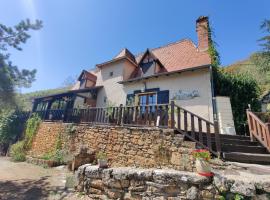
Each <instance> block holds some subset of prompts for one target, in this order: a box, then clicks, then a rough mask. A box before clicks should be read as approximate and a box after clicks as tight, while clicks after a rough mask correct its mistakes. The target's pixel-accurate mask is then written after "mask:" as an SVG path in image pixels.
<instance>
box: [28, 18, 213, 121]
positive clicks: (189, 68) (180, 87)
mask: <svg viewBox="0 0 270 200" xmlns="http://www.w3.org/2000/svg"><path fill="white" fill-rule="evenodd" d="M207 26H208V18H207V17H200V18H198V19H197V21H196V31H197V35H198V45H195V44H194V43H193V42H192V41H191V40H190V39H183V40H180V41H177V42H174V43H171V44H167V45H164V46H161V47H158V48H153V49H146V50H145V51H144V52H142V53H139V54H137V55H135V54H133V53H131V52H130V51H129V50H128V49H127V48H124V49H123V50H121V51H120V52H119V53H118V54H117V55H116V56H115V57H114V58H112V59H111V60H109V61H106V62H103V63H101V64H97V65H96V69H95V70H93V71H87V70H83V71H82V73H81V74H80V76H79V78H78V81H77V83H76V84H75V85H74V87H73V88H72V89H71V90H70V91H68V92H66V93H62V94H56V95H52V96H47V97H41V98H36V99H35V102H34V107H33V108H34V110H42V109H50V108H51V107H52V106H53V107H57V106H60V107H61V105H62V106H63V103H61V101H66V100H67V99H69V98H72V103H70V104H72V105H71V107H75V108H78V107H85V106H88V107H105V106H107V105H115V106H119V105H120V104H123V105H127V104H132V105H141V106H143V105H148V104H164V103H169V101H170V100H175V103H176V104H177V105H181V106H182V107H184V108H186V109H188V110H189V111H192V112H194V113H196V114H197V115H199V116H201V117H203V118H205V119H207V120H210V121H213V119H214V117H213V116H214V115H213V112H214V102H213V95H214V94H213V85H212V77H211V59H210V56H209V54H208V37H209V36H208V31H207Z"/></svg>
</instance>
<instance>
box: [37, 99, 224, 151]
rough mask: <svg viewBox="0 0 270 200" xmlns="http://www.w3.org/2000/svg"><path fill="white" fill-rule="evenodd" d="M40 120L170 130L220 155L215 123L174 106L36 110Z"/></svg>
mask: <svg viewBox="0 0 270 200" xmlns="http://www.w3.org/2000/svg"><path fill="white" fill-rule="evenodd" d="M37 113H38V114H39V115H40V117H41V118H42V119H43V120H51V121H55V120H63V121H65V122H74V123H93V124H115V125H123V126H148V127H165V128H172V129H175V130H177V131H178V132H181V133H182V134H184V135H185V136H186V137H188V138H189V139H190V140H192V141H194V142H197V144H199V145H200V146H201V147H202V148H206V149H208V150H209V151H211V152H212V153H215V154H217V152H220V141H219V131H218V125H217V123H212V122H210V121H208V120H206V119H204V118H202V117H200V116H198V115H196V114H194V113H192V112H190V111H188V110H186V109H184V108H182V107H180V106H177V105H175V104H174V101H172V102H171V103H170V104H154V105H143V106H122V105H121V106H119V107H96V108H87V109H69V110H47V111H37Z"/></svg>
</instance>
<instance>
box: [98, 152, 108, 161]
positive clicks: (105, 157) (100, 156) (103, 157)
mask: <svg viewBox="0 0 270 200" xmlns="http://www.w3.org/2000/svg"><path fill="white" fill-rule="evenodd" d="M96 158H97V159H100V160H106V159H107V154H106V153H104V152H102V151H100V152H98V153H97V154H96Z"/></svg>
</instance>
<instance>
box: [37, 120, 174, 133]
mask: <svg viewBox="0 0 270 200" xmlns="http://www.w3.org/2000/svg"><path fill="white" fill-rule="evenodd" d="M42 123H44V124H59V123H60V124H66V125H68V124H74V125H75V126H89V127H100V128H126V129H130V130H160V129H162V130H163V131H164V132H170V131H172V130H173V129H171V128H165V127H164V128H163V127H156V126H151V127H145V126H129V125H124V126H119V125H112V124H91V123H69V122H62V121H58V122H57V121H54V122H53V121H43V122H42Z"/></svg>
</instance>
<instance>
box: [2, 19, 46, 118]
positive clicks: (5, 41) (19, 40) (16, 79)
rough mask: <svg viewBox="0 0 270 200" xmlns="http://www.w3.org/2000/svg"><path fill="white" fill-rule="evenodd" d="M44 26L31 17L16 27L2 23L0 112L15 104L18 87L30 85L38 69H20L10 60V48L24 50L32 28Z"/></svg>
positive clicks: (37, 28)
mask: <svg viewBox="0 0 270 200" xmlns="http://www.w3.org/2000/svg"><path fill="white" fill-rule="evenodd" d="M40 28H42V21H40V20H36V21H35V22H34V23H31V22H30V20H29V19H26V20H22V21H21V22H20V23H19V24H17V25H16V26H14V27H7V26H5V25H3V24H0V113H1V110H2V109H3V108H4V107H6V106H14V104H15V100H14V93H15V88H16V87H30V86H31V83H32V82H33V81H34V80H35V74H36V70H35V69H34V70H26V69H22V70H19V69H18V67H17V66H15V65H13V64H12V62H11V61H10V60H9V53H7V52H8V48H9V47H11V48H15V49H17V50H19V51H21V50H22V48H21V44H23V43H26V41H27V40H28V39H29V38H30V35H29V33H28V32H29V31H30V30H39V29H40Z"/></svg>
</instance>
